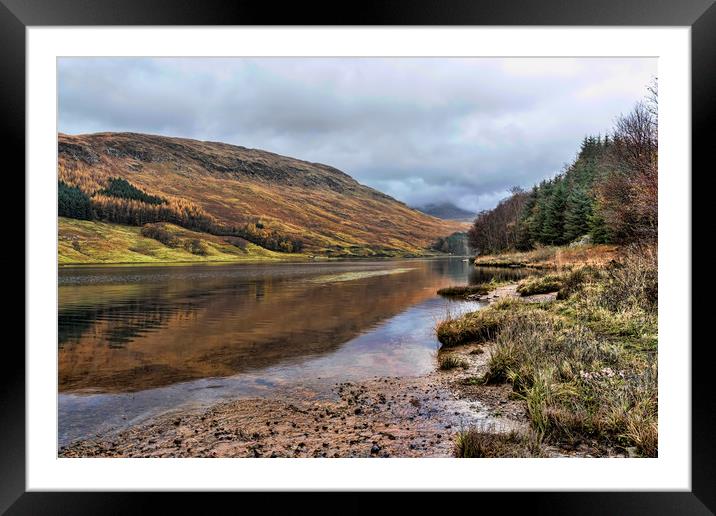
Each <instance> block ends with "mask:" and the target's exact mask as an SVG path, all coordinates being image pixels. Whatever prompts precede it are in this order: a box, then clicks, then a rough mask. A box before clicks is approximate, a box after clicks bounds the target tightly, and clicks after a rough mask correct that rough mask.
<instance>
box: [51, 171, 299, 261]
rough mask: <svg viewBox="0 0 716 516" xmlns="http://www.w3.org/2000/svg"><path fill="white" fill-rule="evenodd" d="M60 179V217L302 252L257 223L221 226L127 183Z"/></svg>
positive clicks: (187, 204)
mask: <svg viewBox="0 0 716 516" xmlns="http://www.w3.org/2000/svg"><path fill="white" fill-rule="evenodd" d="M60 177H61V179H60V180H59V181H58V185H57V194H58V214H59V216H60V217H68V218H72V219H81V220H100V221H103V222H114V223H118V224H128V225H131V226H144V225H145V224H150V223H155V222H170V223H172V224H176V225H178V226H181V227H184V228H186V229H191V230H194V231H201V232H205V233H209V234H212V235H217V236H226V237H240V238H243V239H245V240H248V241H249V242H253V243H255V244H257V245H260V246H261V247H263V248H265V249H269V250H272V251H278V252H285V253H295V252H300V251H301V250H302V248H303V243H302V242H301V241H299V240H297V239H293V238H290V237H288V236H285V235H282V234H279V233H278V232H276V231H274V230H271V229H268V228H266V227H264V225H263V224H262V223H261V222H260V221H258V220H256V221H252V222H248V223H245V224H240V225H232V226H227V225H226V224H220V223H218V222H217V221H216V219H215V218H214V217H212V216H211V215H210V214H209V213H207V212H206V211H205V210H203V209H202V208H200V207H199V206H197V205H196V204H194V203H193V202H191V201H187V200H185V199H181V198H175V197H171V198H164V197H160V196H156V195H152V194H150V193H147V192H145V191H143V190H141V189H139V188H137V187H136V186H134V185H133V184H132V183H130V182H129V181H127V180H126V179H122V178H118V177H109V178H108V179H107V180H106V185H104V186H99V185H100V184H101V183H97V178H93V180H92V181H86V182H80V183H79V185H70V184H68V183H66V182H65V181H64V180H63V179H62V175H61V176H60ZM160 241H161V240H160Z"/></svg>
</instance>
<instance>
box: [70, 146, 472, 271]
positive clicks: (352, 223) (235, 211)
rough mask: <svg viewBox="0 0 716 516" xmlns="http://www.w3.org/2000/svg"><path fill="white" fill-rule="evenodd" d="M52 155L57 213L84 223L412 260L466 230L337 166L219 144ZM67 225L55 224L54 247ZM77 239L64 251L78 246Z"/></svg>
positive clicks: (101, 149)
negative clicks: (165, 226)
mask: <svg viewBox="0 0 716 516" xmlns="http://www.w3.org/2000/svg"><path fill="white" fill-rule="evenodd" d="M58 155H59V180H60V181H61V182H62V183H61V185H60V186H61V188H60V189H61V192H60V194H61V198H60V214H63V210H64V211H67V210H69V211H70V212H71V214H70V215H69V216H71V217H73V218H79V219H83V218H85V219H92V220H93V223H96V222H94V221H96V220H99V221H101V222H110V223H120V224H122V225H130V226H137V227H139V226H144V225H146V224H147V223H159V222H172V223H174V224H176V225H177V226H182V227H184V228H185V229H187V230H193V231H199V232H201V233H211V235H209V236H210V237H211V238H209V240H211V239H212V238H213V239H216V238H219V237H220V238H219V242H225V243H229V244H231V245H233V243H235V239H236V238H237V237H241V238H242V239H245V240H249V241H251V242H253V243H256V244H259V245H261V246H262V247H266V248H268V249H272V250H276V251H284V252H286V251H288V252H296V251H300V252H303V253H304V254H318V255H325V256H406V255H420V254H424V253H425V252H426V249H427V248H428V247H429V246H430V244H431V243H432V242H434V241H435V240H436V238H438V237H441V236H445V235H449V234H451V233H453V232H455V231H460V230H465V229H466V227H467V225H466V224H465V223H461V222H456V221H446V220H441V219H438V218H435V217H432V216H429V215H427V214H424V213H421V212H419V211H416V210H413V209H411V208H409V207H408V206H406V205H405V204H403V203H402V202H399V201H397V200H395V199H393V198H392V197H390V196H387V195H385V194H383V193H381V192H379V191H377V190H374V189H372V188H369V187H367V186H364V185H362V184H360V183H358V182H357V181H355V180H354V179H353V178H351V177H350V176H349V175H347V174H345V173H343V172H341V171H340V170H338V169H336V168H333V167H330V166H327V165H323V164H319V163H310V162H307V161H301V160H298V159H293V158H289V157H285V156H280V155H278V154H273V153H271V152H266V151H262V150H256V149H247V148H244V147H238V146H234V145H228V144H224V143H215V142H203V141H195V140H188V139H181V138H169V137H164V136H152V135H143V134H135V133H97V134H88V135H79V136H71V135H65V134H59V135H58ZM85 205H86V206H85ZM73 210H74V211H73ZM65 214H66V213H65ZM68 220H69V219H68ZM70 225H71V224H69V222H67V221H65V222H64V223H63V222H62V221H61V224H60V233H61V234H60V237H61V238H60V240H61V241H62V237H63V234H62V233H63V229H65V230H68V231H69V226H70ZM75 229H76V228H75ZM65 236H67V235H65ZM82 238H83V237H82V236H81V234H80V235H79V236H77V235H76V236H75V238H72V239H70V240H72V241H77V242H78V243H77V244H72V245H75V246H79V247H81V246H82ZM222 239H223V240H222ZM232 239H233V240H232ZM159 240H160V242H161V241H162V239H161V238H160V239H159ZM67 241H69V240H67ZM242 241H243V240H242ZM232 242H233V243H232ZM214 243H216V245H220V244H219V243H217V242H214ZM73 249H74V248H73ZM61 254H62V253H61ZM161 254H162V253H159V254H158V255H157V256H160V255H161ZM191 254H201V253H191ZM229 254H231V253H229ZM68 256H69V255H68ZM65 261H68V262H71V261H72V259H71V258H68V259H67V260H65ZM80 261H83V260H80ZM110 261H111V260H110Z"/></svg>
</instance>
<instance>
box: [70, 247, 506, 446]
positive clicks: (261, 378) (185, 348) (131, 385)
mask: <svg viewBox="0 0 716 516" xmlns="http://www.w3.org/2000/svg"><path fill="white" fill-rule="evenodd" d="M494 274H513V275H514V276H513V277H517V276H518V275H519V274H520V273H519V272H517V271H504V270H498V271H485V270H484V269H475V268H474V267H473V266H472V265H471V264H469V263H467V262H463V261H462V260H461V259H457V258H453V259H435V260H398V261H374V262H367V261H359V262H334V263H304V264H270V265H221V266H207V265H203V266H186V267H96V268H79V269H62V270H60V273H59V316H58V331H59V349H58V353H59V361H58V367H59V374H58V388H59V428H58V431H59V432H58V433H59V443H60V445H63V444H66V443H68V442H71V441H73V440H75V439H79V438H86V437H89V436H92V435H95V434H97V433H99V432H103V431H106V430H115V429H118V428H122V427H125V426H127V425H128V424H131V423H134V422H138V421H140V420H142V419H145V418H147V417H150V416H152V415H156V414H159V413H161V412H164V411H167V410H171V409H175V408H180V407H186V406H193V405H201V404H207V403H210V402H213V401H217V400H225V399H234V398H238V397H245V396H271V395H280V392H282V390H285V389H292V390H293V391H295V390H297V389H298V390H301V389H303V390H305V391H306V393H307V395H308V393H311V395H321V394H326V393H329V392H330V387H331V386H332V385H333V384H335V383H336V382H340V381H346V380H361V379H365V378H372V377H374V376H409V375H422V374H425V373H426V372H428V371H430V370H432V369H434V367H435V360H436V358H435V355H436V353H435V352H436V350H437V349H438V347H439V343H438V342H437V340H436V339H435V336H434V332H433V328H434V325H435V323H436V322H437V321H438V320H440V319H442V318H444V317H445V316H446V315H447V314H448V313H450V314H452V315H457V314H459V313H463V312H465V311H470V310H476V309H478V308H480V306H481V304H480V303H479V302H464V301H449V300H446V299H442V298H440V297H438V296H436V295H435V291H436V290H437V289H438V288H441V287H444V286H448V285H459V284H465V283H471V284H472V283H478V282H481V281H485V280H488V279H489V277H492V276H493V275H494ZM488 276H489V277H488Z"/></svg>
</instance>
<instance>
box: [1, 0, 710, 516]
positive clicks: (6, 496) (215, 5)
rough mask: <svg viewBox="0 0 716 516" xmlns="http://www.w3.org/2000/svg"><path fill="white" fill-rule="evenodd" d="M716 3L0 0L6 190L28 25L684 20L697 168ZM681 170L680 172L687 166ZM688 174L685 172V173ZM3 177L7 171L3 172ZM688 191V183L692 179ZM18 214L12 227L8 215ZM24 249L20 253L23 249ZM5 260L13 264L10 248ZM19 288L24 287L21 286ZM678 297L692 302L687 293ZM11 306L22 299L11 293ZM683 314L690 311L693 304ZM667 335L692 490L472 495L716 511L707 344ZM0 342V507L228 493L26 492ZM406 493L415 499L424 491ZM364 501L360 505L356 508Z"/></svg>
mask: <svg viewBox="0 0 716 516" xmlns="http://www.w3.org/2000/svg"><path fill="white" fill-rule="evenodd" d="M713 4H714V0H600V1H595V0H589V1H588V0H569V1H565V0H539V1H535V0H532V1H531V0H501V1H499V2H498V1H489V0H443V1H440V0H428V1H426V0H399V1H396V0H393V1H379V0H363V1H362V2H349V3H346V2H332V3H328V2H325V3H324V2H310V3H308V2H285V3H282V4H281V5H280V6H278V5H276V4H274V3H272V2H267V1H264V2H259V1H256V0H249V1H246V0H234V1H218V0H204V1H172V0H122V1H121V2H119V1H110V0H95V1H92V0H0V56H1V57H0V70H2V72H0V125H1V126H2V138H1V139H0V142H2V146H3V147H4V151H5V152H6V153H8V154H11V155H12V156H13V157H14V158H16V159H17V161H16V164H15V165H14V166H13V170H12V171H11V170H10V168H9V167H5V171H6V173H7V174H14V179H15V180H16V181H17V184H16V185H13V188H14V192H15V193H14V194H13V195H12V197H15V198H20V195H19V194H18V192H20V191H22V192H24V191H25V190H24V181H23V180H21V179H20V177H22V176H23V175H22V174H20V173H19V172H17V171H19V170H24V166H25V157H24V153H23V152H22V151H20V150H19V149H22V148H23V147H24V143H25V100H26V99H25V41H26V40H25V29H26V28H27V27H28V26H48V25H49V26H53V25H54V26H65V25H75V26H77V25H102V26H104V25H184V26H188V25H194V26H196V25H452V26H456V25H515V26H524V25H551V26H567V25H572V26H591V25H602V26H630V25H634V26H690V27H691V37H692V56H691V58H692V62H691V65H692V66H691V71H692V79H691V80H692V163H693V166H692V168H694V169H704V170H702V172H706V170H705V168H706V163H707V161H706V160H707V159H708V157H710V155H711V154H712V152H711V148H712V146H713V143H712V142H713V141H714V138H713V136H714V124H715V123H716V117H714V114H715V113H714V93H713V92H715V91H716V81H715V76H716V37H715V35H716V6H714V5H713ZM6 163H8V162H7V161H6ZM683 173H684V174H689V171H684V172H683ZM693 177H694V175H693V172H691V178H692V180H693ZM8 180H9V179H8V178H7V176H6V177H4V181H8ZM692 192H696V191H695V190H693V187H692ZM701 195H703V193H702V194H701ZM23 198H24V197H23ZM694 205H697V203H696V199H693V200H692V206H694ZM15 213H19V210H16V211H15ZM16 225H17V226H18V227H17V228H16V229H17V230H18V231H19V224H17V222H16ZM707 233H708V232H707ZM707 233H702V235H704V234H707ZM692 234H694V233H692ZM696 234H698V233H696ZM20 241H24V233H23V236H19V239H18V240H17V242H20ZM17 247H18V248H19V244H18V245H17ZM23 249H24V246H23ZM22 252H23V254H24V250H23V251H22ZM692 253H693V249H692ZM692 256H693V254H692ZM12 263H13V264H14V265H12V266H13V267H15V268H17V258H16V257H13V262H12ZM8 266H10V262H8ZM26 273H27V272H26ZM48 288H50V286H48ZM18 291H19V289H18ZM22 296H23V299H24V297H25V294H24V291H23V294H22ZM684 302H689V303H692V306H694V307H696V305H695V303H693V299H691V300H684ZM17 306H20V303H19V302H17ZM23 306H24V304H23ZM26 309H29V310H31V309H32V307H31V306H27V307H26ZM692 320H698V318H694V317H693V316H692ZM668 344H669V345H678V346H683V347H684V348H685V349H688V346H689V345H691V346H692V347H691V353H692V456H691V465H692V477H691V478H692V491H690V492H618V493H616V492H615V493H596V492H590V493H522V494H516V493H509V494H507V493H503V494H497V493H495V494H479V495H477V496H479V497H480V498H479V504H480V505H484V506H485V507H487V506H488V505H486V504H489V505H492V503H494V502H496V503H503V504H504V503H505V501H504V500H500V499H497V500H496V499H495V498H497V497H504V498H507V497H509V500H510V501H509V505H506V507H507V508H508V509H509V508H515V507H518V506H521V505H523V504H527V505H529V507H530V511H531V512H538V513H542V512H548V513H551V514H642V513H644V514H713V513H714V512H716V453H714V450H715V448H716V446H715V444H714V442H715V440H714V439H713V438H712V437H711V428H713V427H712V423H713V419H714V418H713V414H714V413H715V412H716V410H715V409H716V403H715V402H714V396H713V395H712V394H711V389H710V386H709V385H708V379H709V377H710V376H711V374H709V373H710V371H709V370H708V368H710V367H712V366H711V361H710V360H709V359H708V358H709V356H708V354H709V350H710V348H711V346H710V345H709V344H710V343H708V342H698V343H697V345H695V346H693V345H692V343H691V342H678V343H673V342H672V343H668ZM3 351H4V360H2V361H0V363H1V364H2V366H0V367H2V374H0V382H1V385H2V389H1V390H0V414H1V416H0V443H1V444H0V513H5V512H6V513H7V514H13V515H15V514H55V513H57V514H103V513H119V512H121V513H125V512H143V510H144V509H147V507H148V506H147V505H146V504H147V503H148V502H151V501H156V500H160V501H161V503H162V507H163V510H162V512H169V510H171V509H170V505H171V504H179V505H180V506H181V507H182V508H183V510H191V509H193V508H194V507H196V508H201V511H202V512H208V511H210V510H212V509H213V508H214V506H217V507H218V505H219V504H223V503H226V501H227V500H226V498H227V496H230V495H226V496H223V495H222V496H213V495H212V496H211V497H208V496H206V495H204V496H203V497H202V500H201V501H198V500H196V499H195V498H194V497H192V498H188V497H187V496H186V495H178V494H176V493H164V494H158V493H154V494H152V493H143V494H141V495H140V494H136V493H76V492H75V493H56V492H52V493H50V492H26V489H25V353H24V351H23V350H22V349H21V348H20V346H18V345H17V341H16V340H15V339H9V338H6V340H5V349H4V350H3ZM242 496H246V495H242ZM272 496H274V495H272ZM472 496H475V495H472ZM303 499H304V498H303V497H296V495H293V498H292V503H294V504H295V503H298V504H299V505H301V500H303ZM413 500H417V501H419V502H420V501H421V500H422V497H420V496H418V497H415V498H413ZM250 502H251V500H247V499H244V502H243V503H244V504H245V505H244V507H249V506H251V503H250ZM246 504H248V505H246ZM353 505H354V506H356V507H360V505H358V504H353ZM369 508H370V507H369V506H364V509H365V510H368V509H369Z"/></svg>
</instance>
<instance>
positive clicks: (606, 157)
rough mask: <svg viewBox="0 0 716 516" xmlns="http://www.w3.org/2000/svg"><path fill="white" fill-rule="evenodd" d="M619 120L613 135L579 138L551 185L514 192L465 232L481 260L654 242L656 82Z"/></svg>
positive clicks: (656, 230)
mask: <svg viewBox="0 0 716 516" xmlns="http://www.w3.org/2000/svg"><path fill="white" fill-rule="evenodd" d="M649 91H650V96H649V97H648V98H647V99H646V100H645V101H641V102H638V103H637V104H636V105H635V107H634V108H633V110H632V111H631V112H629V113H628V114H626V115H622V116H620V117H618V119H617V120H616V123H615V126H614V128H613V130H612V133H611V134H607V135H606V136H604V137H602V136H588V137H586V138H584V140H583V141H582V144H581V146H580V149H579V152H578V154H577V157H576V159H575V160H574V161H573V162H572V163H571V164H570V165H569V166H567V167H566V169H565V170H564V171H563V172H562V173H560V174H558V175H557V176H556V177H554V178H552V179H547V180H544V181H542V182H540V183H539V184H537V185H535V186H533V187H532V189H531V190H529V191H525V190H523V189H521V188H518V187H515V188H513V189H512V190H511V195H510V196H509V197H508V198H506V199H504V200H502V201H501V202H500V203H498V205H497V206H496V207H495V208H494V209H492V210H485V211H482V212H480V213H478V215H477V217H476V219H475V221H474V223H473V226H472V227H471V228H470V230H469V231H468V238H469V241H470V245H471V246H472V247H474V248H476V249H478V252H480V253H481V254H489V253H497V252H502V251H506V250H510V249H516V250H528V249H531V248H533V247H535V246H536V245H540V244H542V245H563V244H567V243H570V242H573V241H575V240H577V239H580V238H583V237H585V236H586V237H587V238H589V239H590V240H591V241H592V242H595V243H627V242H634V241H644V240H652V241H655V240H656V237H657V232H658V218H657V215H658V170H657V161H658V143H657V142H658V123H657V93H656V82H654V83H653V85H652V86H651V87H650V89H649Z"/></svg>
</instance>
